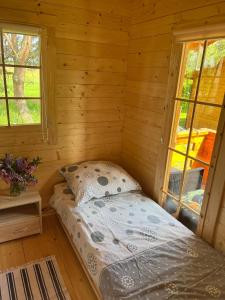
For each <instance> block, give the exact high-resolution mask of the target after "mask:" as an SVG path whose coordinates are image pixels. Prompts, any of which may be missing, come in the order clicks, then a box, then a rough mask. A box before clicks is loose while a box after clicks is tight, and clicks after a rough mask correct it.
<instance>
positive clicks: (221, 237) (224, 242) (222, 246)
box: [214, 188, 225, 254]
mask: <svg viewBox="0 0 225 300" xmlns="http://www.w3.org/2000/svg"><path fill="white" fill-rule="evenodd" d="M214 243H215V247H216V248H217V249H219V250H222V251H223V253H224V254H225V188H224V196H223V202H222V206H221V209H220V214H219V218H218V223H217V227H216V234H215V238H214Z"/></svg>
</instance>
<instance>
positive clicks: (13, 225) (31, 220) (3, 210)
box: [0, 191, 42, 243]
mask: <svg viewBox="0 0 225 300" xmlns="http://www.w3.org/2000/svg"><path fill="white" fill-rule="evenodd" d="M41 232H42V213H41V197H40V195H39V193H38V192H31V191H27V192H24V193H22V194H21V195H19V196H16V197H10V196H1V195H0V243H3V242H6V241H10V240H14V239H18V238H22V237H25V236H29V235H32V234H37V233H41Z"/></svg>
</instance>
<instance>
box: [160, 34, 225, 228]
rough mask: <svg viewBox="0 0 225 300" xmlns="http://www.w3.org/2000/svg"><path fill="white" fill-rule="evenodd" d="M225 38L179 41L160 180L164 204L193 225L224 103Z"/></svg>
mask: <svg viewBox="0 0 225 300" xmlns="http://www.w3.org/2000/svg"><path fill="white" fill-rule="evenodd" d="M224 93H225V39H207V40H196V41H190V42H185V43H183V55H182V62H181V68H180V73H179V81H178V85H177V92H176V97H175V99H174V101H175V106H174V115H173V125H172V130H171V134H170V141H169V146H168V154H167V167H166V174H165V179H164V185H163V199H162V204H163V207H164V208H165V209H166V210H167V211H168V212H169V213H171V214H173V215H174V216H175V217H177V218H178V219H179V220H180V221H181V222H183V223H184V224H185V225H187V226H188V227H189V228H190V229H192V230H193V231H196V230H197V226H198V222H199V215H200V212H201V207H202V203H203V200H204V197H205V190H206V187H207V184H208V183H209V182H208V178H209V173H210V172H211V169H212V168H211V167H212V164H211V162H212V154H213V151H214V146H215V140H216V135H217V131H218V125H219V120H220V115H221V112H222V110H223V109H224Z"/></svg>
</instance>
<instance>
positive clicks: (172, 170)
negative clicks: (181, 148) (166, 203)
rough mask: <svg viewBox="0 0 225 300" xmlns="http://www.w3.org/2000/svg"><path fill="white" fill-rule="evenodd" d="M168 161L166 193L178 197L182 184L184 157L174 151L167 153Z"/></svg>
mask: <svg viewBox="0 0 225 300" xmlns="http://www.w3.org/2000/svg"><path fill="white" fill-rule="evenodd" d="M168 161H169V162H170V164H169V168H168V173H167V174H168V179H167V180H168V192H169V193H170V194H172V195H174V196H175V197H178V196H179V193H180V188H181V183H182V177H183V170H184V162H185V156H184V155H181V154H178V153H176V152H174V151H169V155H168Z"/></svg>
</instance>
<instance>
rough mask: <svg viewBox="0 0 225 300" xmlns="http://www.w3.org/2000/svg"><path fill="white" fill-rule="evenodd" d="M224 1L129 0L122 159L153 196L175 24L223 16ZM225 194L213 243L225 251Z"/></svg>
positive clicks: (205, 21) (213, 21)
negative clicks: (128, 36)
mask: <svg viewBox="0 0 225 300" xmlns="http://www.w3.org/2000/svg"><path fill="white" fill-rule="evenodd" d="M224 18H225V2H224V1H218V0H217V1H216V0H200V1H195V0H193V1H192V0H190V1H186V0H179V1H176V0H160V1H156V0H134V1H133V6H132V16H131V26H130V39H129V46H128V65H127V85H126V97H125V116H124V132H123V150H122V158H123V165H124V166H125V167H126V169H127V170H128V171H129V172H130V173H132V174H133V175H134V176H135V177H136V178H137V179H138V180H139V181H140V183H141V184H142V186H143V187H144V190H145V192H146V193H147V194H148V195H150V196H152V197H153V198H154V199H158V197H159V195H158V194H157V192H156V189H155V181H156V178H157V172H158V171H157V163H158V161H159V160H160V157H159V148H160V143H161V137H162V133H163V130H164V118H165V114H166V110H165V98H166V91H167V81H168V72H169V61H170V53H171V46H172V32H173V30H176V29H181V28H188V27H195V26H201V25H205V24H208V25H210V24H216V23H220V22H224ZM224 207H225V197H224V204H223V208H222V210H221V215H220V218H219V220H218V227H217V235H216V238H215V244H216V246H217V248H219V249H223V250H224V251H225V242H224V240H225V235H224V232H225V221H224V220H225V219H224V218H225V213H224V212H225V209H224Z"/></svg>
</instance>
